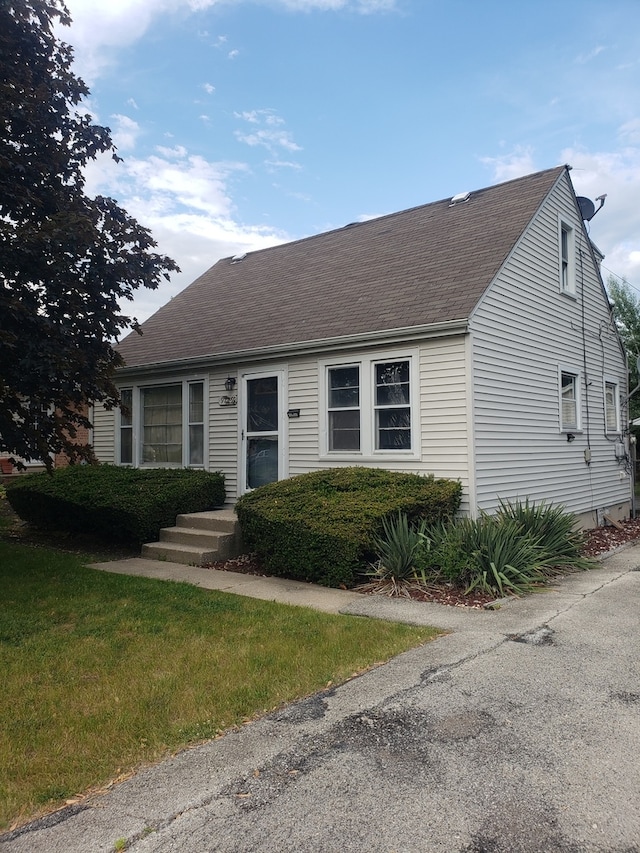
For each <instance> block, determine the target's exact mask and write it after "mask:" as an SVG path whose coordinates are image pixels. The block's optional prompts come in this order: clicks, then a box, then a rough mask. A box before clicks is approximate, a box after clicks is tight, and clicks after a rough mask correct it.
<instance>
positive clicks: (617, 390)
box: [602, 376, 621, 435]
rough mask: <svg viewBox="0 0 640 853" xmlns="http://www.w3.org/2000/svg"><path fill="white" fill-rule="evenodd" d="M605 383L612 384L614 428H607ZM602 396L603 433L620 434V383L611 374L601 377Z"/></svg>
mask: <svg viewBox="0 0 640 853" xmlns="http://www.w3.org/2000/svg"><path fill="white" fill-rule="evenodd" d="M607 385H613V387H614V389H615V390H614V395H615V396H614V405H615V413H616V426H615V429H609V427H608V425H607ZM602 396H603V405H604V431H605V435H620V433H621V429H620V424H621V420H620V383H619V382H618V380H617V379H614V378H613V377H612V376H603V377H602Z"/></svg>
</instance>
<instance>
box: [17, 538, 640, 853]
mask: <svg viewBox="0 0 640 853" xmlns="http://www.w3.org/2000/svg"><path fill="white" fill-rule="evenodd" d="M639 567H640V546H637V545H636V546H633V547H630V548H627V549H625V550H622V551H620V552H618V553H616V554H614V555H612V556H610V557H609V558H608V559H607V560H605V561H604V562H603V564H602V565H601V567H600V568H598V569H595V570H593V571H590V572H586V573H580V574H576V575H570V576H568V577H566V578H565V579H563V580H562V581H560V582H559V583H558V584H557V585H556V586H554V587H553V588H552V589H550V590H548V591H545V592H542V593H539V594H536V595H532V596H529V597H527V598H525V599H522V600H516V601H511V602H509V603H507V604H505V605H504V606H503V607H501V608H499V609H498V610H495V611H491V612H482V611H466V610H462V609H456V608H447V607H443V606H440V605H426V604H421V603H416V602H399V601H397V600H394V599H385V598H380V599H372V598H370V597H362V600H358V601H355V602H353V603H351V604H349V605H348V606H347V607H346V608H345V612H349V613H352V614H356V615H366V616H377V617H379V618H387V619H389V618H391V619H394V618H401V619H402V621H409V622H411V621H416V622H423V621H426V622H428V623H430V624H434V625H436V626H437V627H440V628H444V629H447V630H449V631H450V633H449V634H447V635H446V636H443V637H441V638H439V639H438V640H436V641H434V642H432V643H430V644H428V645H426V646H423V647H422V648H418V649H414V650H412V651H409V652H407V653H405V654H403V655H400V656H399V657H397V658H394V659H393V660H391V661H389V662H388V663H386V664H384V665H383V666H380V667H378V668H377V669H375V670H372V671H370V672H368V673H366V674H365V675H362V676H360V677H358V678H355V679H353V680H352V681H350V682H348V683H346V684H344V685H341V686H339V687H336V688H332V689H330V690H327V691H324V692H321V693H318V694H316V695H314V696H310V697H308V698H306V699H303V700H301V701H299V702H296V703H294V704H292V705H289V706H286V707H284V708H281V709H279V710H278V711H276V712H274V713H272V714H269V715H268V716H266V717H263V718H262V719H260V720H258V721H256V722H253V723H251V724H248V725H247V726H245V727H243V728H242V729H241V730H239V731H237V732H230V733H228V734H226V735H225V736H224V737H222V738H220V739H218V740H215V741H212V742H210V743H207V744H205V745H203V746H199V747H196V748H194V749H190V750H187V751H185V752H182V753H180V754H179V755H177V756H175V757H174V758H171V759H169V760H167V761H164V762H162V763H161V764H159V765H157V766H155V767H151V768H148V769H146V770H144V771H142V772H140V773H139V774H138V775H137V776H135V777H133V778H132V779H129V780H128V781H126V782H123V783H122V784H120V785H118V786H117V787H114V788H113V789H111V790H110V791H108V792H107V793H105V794H103V795H101V796H96V797H94V798H92V799H89V800H87V801H86V802H84V803H82V804H81V805H79V806H73V807H70V808H68V809H65V810H63V811H62V812H58V813H56V814H54V815H51V816H49V817H48V818H45V819H43V820H41V821H37V822H35V823H34V824H31V825H29V826H27V827H23V828H22V829H21V830H18V831H16V832H15V833H12V834H8V835H4V836H1V837H0V853H45V851H46V853H63V851H64V853H103V851H104V853H111V851H113V850H114V849H115V846H116V843H119V844H120V845H123V844H124V843H125V841H124V840H125V839H126V843H127V845H128V846H127V848H126V849H128V850H131V851H135V853H152V851H153V853H187V852H188V853H212V851H221V853H244V852H245V851H246V852H247V853H249V851H265V853H271V851H273V853H275V851H278V853H282V851H322V853H334V851H335V853H338V851H340V853H342V851H386V853H409V852H410V851H416V853H418V851H420V853H425V851H426V853H640V808H639V806H640V763H639V762H638V757H637V753H638V745H639V742H640V663H639V652H640V635H639V632H638V626H639V619H638V604H639V597H640V596H639V593H640V571H638V569H639Z"/></svg>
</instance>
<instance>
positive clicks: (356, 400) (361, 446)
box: [323, 355, 417, 458]
mask: <svg viewBox="0 0 640 853" xmlns="http://www.w3.org/2000/svg"><path fill="white" fill-rule="evenodd" d="M415 359H416V356H415V355H402V356H397V357H396V356H391V357H384V358H374V357H363V358H362V359H360V360H359V361H358V362H357V363H353V362H351V363H344V364H326V363H325V364H324V377H325V389H326V396H325V405H326V409H325V412H326V441H325V443H324V451H323V452H324V453H327V454H329V455H333V454H335V455H336V456H338V455H343V456H349V455H351V456H356V457H359V458H362V457H375V456H377V455H386V456H389V455H392V454H397V453H405V454H406V453H411V454H415V453H416V440H415V434H416V429H415V426H414V423H413V421H414V418H415V417H416V416H417V413H416V412H415V410H414V402H413V396H414V391H413V387H412V386H413V381H414V376H413V365H414V361H415Z"/></svg>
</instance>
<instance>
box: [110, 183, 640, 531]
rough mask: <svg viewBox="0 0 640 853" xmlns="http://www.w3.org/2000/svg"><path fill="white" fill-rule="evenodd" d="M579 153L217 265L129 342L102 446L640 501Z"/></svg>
mask: <svg viewBox="0 0 640 853" xmlns="http://www.w3.org/2000/svg"><path fill="white" fill-rule="evenodd" d="M601 258H602V256H601V255H600V254H599V252H598V250H597V249H596V247H595V246H594V245H593V244H592V243H591V241H590V239H589V236H588V232H587V224H585V222H583V219H582V215H581V209H580V207H579V204H578V202H577V199H576V195H575V193H574V190H573V187H572V183H571V179H570V174H569V167H567V166H560V167H557V168H554V169H549V170H546V171H542V172H538V173H536V174H532V175H529V176H527V177H523V178H518V179H516V180H511V181H508V182H506V183H501V184H498V185H496V186H491V187H487V188H485V189H481V190H478V191H476V192H471V193H462V194H460V195H457V196H454V197H453V198H447V199H444V200H442V201H437V202H434V203H432V204H426V205H424V206H420V207H416V208H413V209H411V210H405V211H401V212H399V213H394V214H391V215H388V216H381V217H379V218H377V219H373V220H369V221H366V222H362V223H355V224H352V225H347V226H346V227H344V228H339V229H337V230H333V231H330V232H327V233H324V234H319V235H317V236H313V237H308V238H305V239H301V240H296V241H294V242H292V243H288V244H285V245H279V246H275V247H273V248H269V249H264V250H261V251H256V252H251V253H248V254H246V255H243V256H236V257H232V258H225V259H223V260H221V261H219V262H218V263H216V264H215V265H214V266H213V267H211V269H209V270H208V271H207V272H205V273H204V274H203V275H202V276H200V278H198V279H197V280H196V281H195V282H193V284H191V285H190V286H189V287H187V288H186V289H185V290H184V291H183V292H182V293H181V294H179V295H178V296H176V297H175V298H174V299H172V300H171V301H170V302H169V303H168V304H167V305H165V306H164V307H163V308H161V309H160V310H159V311H158V312H157V313H156V314H155V315H153V316H152V317H151V318H150V319H149V320H147V321H146V322H145V323H144V324H143V326H142V330H143V334H142V336H139V335H137V334H135V333H132V334H131V335H129V336H128V337H127V338H125V339H124V340H123V341H122V342H121V344H120V345H119V351H120V352H121V354H122V356H123V357H124V359H125V362H126V364H125V367H124V368H122V369H120V370H119V371H118V384H119V387H120V389H121V394H122V400H123V401H124V403H125V404H126V407H127V411H126V412H124V411H104V410H100V409H96V411H95V414H94V435H93V439H94V449H95V452H96V455H97V457H98V459H100V460H101V461H104V462H110V463H115V464H119V465H134V466H157V465H162V466H194V467H204V468H205V469H210V470H220V471H222V472H224V474H225V477H226V483H227V492H228V497H229V499H230V501H233V500H234V499H235V498H236V497H237V496H238V495H240V494H242V493H243V492H244V491H246V490H248V489H251V488H254V487H256V486H259V485H261V484H263V483H266V482H270V481H272V480H275V479H281V478H284V477H289V476H292V475H295V474H299V473H302V472H305V471H309V470H313V469H318V468H322V467H325V466H336V465H369V466H381V467H385V468H389V469H393V470H399V471H412V472H418V473H424V474H428V473H433V474H435V475H436V476H438V477H451V478H454V479H459V480H460V481H461V483H462V486H463V504H462V510H463V511H464V512H465V513H467V514H470V515H472V516H475V515H476V514H478V513H479V512H480V511H482V510H485V511H488V512H491V511H493V510H495V509H496V507H497V506H498V503H499V500H500V499H506V500H513V499H524V498H529V499H530V500H532V501H534V502H540V501H547V502H552V503H554V504H561V505H563V506H564V507H565V508H566V509H567V510H569V511H571V512H573V513H576V514H577V515H578V516H579V517H580V519H581V521H582V523H583V525H585V526H594V525H595V524H599V523H601V522H602V519H603V517H604V515H605V514H606V515H607V516H608V517H611V518H615V519H619V518H623V517H625V516H627V515H628V513H629V507H630V498H631V487H630V482H631V481H630V476H629V473H630V472H629V464H628V456H627V452H626V446H625V436H624V432H623V428H622V424H623V422H624V409H625V402H626V395H627V393H628V392H627V367H626V363H625V357H624V354H623V350H622V346H621V343H620V340H619V337H618V334H617V332H616V328H615V326H614V323H613V321H612V316H611V311H610V306H609V302H608V299H607V297H606V294H605V290H604V287H603V283H602V279H601V276H600V271H599V262H600V260H601Z"/></svg>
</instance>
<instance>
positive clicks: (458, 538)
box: [416, 500, 592, 596]
mask: <svg viewBox="0 0 640 853" xmlns="http://www.w3.org/2000/svg"><path fill="white" fill-rule="evenodd" d="M574 526H575V518H574V517H573V516H572V515H570V514H569V513H567V512H565V511H564V509H563V508H562V507H553V506H551V505H548V504H544V503H542V504H540V505H538V506H535V505H534V504H530V503H529V501H528V500H527V501H525V502H524V503H522V502H519V501H517V502H515V503H509V502H506V501H503V502H501V504H500V510H499V511H498V513H497V514H496V515H493V516H491V515H487V514H486V513H483V514H482V515H481V516H480V518H477V519H470V518H463V519H459V520H458V521H456V522H454V523H451V524H438V525H435V526H433V527H431V528H430V529H429V530H427V531H426V536H427V538H428V539H429V541H430V547H429V548H423V549H420V551H419V553H418V554H417V556H416V566H417V569H418V570H419V571H421V572H423V573H424V575H425V576H426V577H431V578H434V577H440V578H443V579H444V580H446V581H450V582H452V583H454V584H456V585H459V586H462V587H464V588H465V589H466V590H467V591H471V590H473V589H479V590H481V591H482V592H486V593H489V594H491V595H500V596H502V595H506V594H516V595H518V594H522V593H525V592H528V591H530V590H531V589H532V588H534V587H535V586H538V585H540V584H542V583H544V582H545V580H547V579H548V578H551V577H554V576H557V575H558V574H560V573H561V572H563V571H566V570H567V569H569V570H575V569H587V568H589V567H590V566H591V565H592V563H591V561H589V560H587V559H585V558H584V557H582V555H581V554H580V545H581V542H582V536H581V535H580V534H579V533H576V532H575V530H574Z"/></svg>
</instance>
